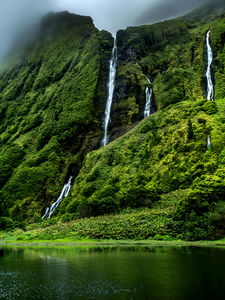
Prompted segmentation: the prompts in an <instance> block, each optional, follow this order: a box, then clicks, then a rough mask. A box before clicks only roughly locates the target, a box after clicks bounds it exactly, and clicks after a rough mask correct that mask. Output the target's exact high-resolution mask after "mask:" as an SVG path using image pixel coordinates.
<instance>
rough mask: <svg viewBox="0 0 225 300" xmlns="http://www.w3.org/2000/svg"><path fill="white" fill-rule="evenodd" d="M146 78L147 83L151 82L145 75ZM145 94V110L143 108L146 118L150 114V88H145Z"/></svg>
mask: <svg viewBox="0 0 225 300" xmlns="http://www.w3.org/2000/svg"><path fill="white" fill-rule="evenodd" d="M146 78H147V80H148V83H151V81H150V80H149V79H148V77H146ZM145 95H146V104H145V110H144V118H147V117H148V116H149V115H150V114H151V99H152V88H150V89H149V88H148V87H146V88H145Z"/></svg>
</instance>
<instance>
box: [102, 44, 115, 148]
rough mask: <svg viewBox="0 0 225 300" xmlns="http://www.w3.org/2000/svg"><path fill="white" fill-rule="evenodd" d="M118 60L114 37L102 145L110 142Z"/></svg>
mask: <svg viewBox="0 0 225 300" xmlns="http://www.w3.org/2000/svg"><path fill="white" fill-rule="evenodd" d="M116 61H117V48H116V39H114V46H113V50H112V55H111V59H110V65H109V82H108V98H107V102H106V108H105V120H104V138H103V140H102V145H103V146H106V145H107V144H108V142H109V140H108V138H109V137H108V136H107V131H108V125H109V121H110V112H111V105H112V99H113V91H114V87H115V78H116Z"/></svg>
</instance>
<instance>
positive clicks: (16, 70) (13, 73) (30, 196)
mask: <svg viewBox="0 0 225 300" xmlns="http://www.w3.org/2000/svg"><path fill="white" fill-rule="evenodd" d="M112 44H113V39H112V37H111V35H110V34H109V33H107V32H105V31H101V32H99V31H98V30H97V29H96V28H95V27H94V25H93V22H92V20H91V18H89V17H80V16H76V15H71V14H69V13H67V12H64V13H60V14H50V15H48V16H47V17H46V18H45V19H43V21H42V27H41V31H40V35H39V37H38V38H37V39H36V40H35V41H34V42H33V43H32V44H30V45H28V46H27V48H26V49H23V52H21V54H20V55H19V58H18V57H17V61H19V62H17V63H14V64H13V65H11V66H10V67H6V69H3V71H2V72H1V75H0V78H1V79H0V90H1V94H0V114H1V123H0V125H1V126H0V133H1V134H0V141H1V149H0V150H1V152H0V168H1V178H0V187H1V192H0V199H1V214H2V215H8V214H10V215H11V216H12V217H14V216H15V217H16V218H19V219H21V220H22V219H31V218H32V217H33V216H34V214H35V213H38V214H41V212H42V211H43V210H44V208H45V207H46V205H49V203H51V202H52V201H53V200H54V199H55V198H56V197H58V195H59V193H60V190H61V188H62V185H63V183H64V182H65V181H66V180H67V178H66V177H68V176H69V174H68V170H69V168H70V172H72V169H73V173H76V172H77V168H79V165H80V163H81V161H82V158H83V157H84V155H85V153H87V152H88V150H89V149H93V148H94V147H95V146H96V144H97V142H98V140H99V139H100V138H101V135H102V132H101V131H102V123H101V120H102V115H103V114H104V105H105V98H106V95H107V93H106V84H107V77H108V75H107V73H108V62H107V61H108V60H109V57H110V53H111V48H112ZM11 57H12V58H14V57H15V56H13V55H11ZM93 132H94V136H93ZM17 204H19V207H20V209H22V211H23V213H22V214H20V215H18V214H17V211H18V209H19V208H18V205H17ZM12 207H13V210H12ZM9 211H10V212H9Z"/></svg>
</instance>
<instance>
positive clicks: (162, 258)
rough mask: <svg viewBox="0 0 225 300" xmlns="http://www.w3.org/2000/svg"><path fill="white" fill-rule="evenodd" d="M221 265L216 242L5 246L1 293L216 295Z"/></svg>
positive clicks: (221, 286)
mask: <svg viewBox="0 0 225 300" xmlns="http://www.w3.org/2000/svg"><path fill="white" fill-rule="evenodd" d="M224 265H225V251H224V250H223V249H219V248H201V247H166V246H165V247H159V246H157V247H149V246H133V247H130V246H129V247H128V246H118V247H117V246H105V247H65V248H4V249H2V250H1V251H0V299H179V300H180V299H217V298H219V297H222V295H223V293H224V292H225V275H224Z"/></svg>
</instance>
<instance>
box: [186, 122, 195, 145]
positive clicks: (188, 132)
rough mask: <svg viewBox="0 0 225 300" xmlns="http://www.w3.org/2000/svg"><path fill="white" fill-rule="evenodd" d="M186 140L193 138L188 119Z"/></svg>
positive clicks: (190, 123)
mask: <svg viewBox="0 0 225 300" xmlns="http://www.w3.org/2000/svg"><path fill="white" fill-rule="evenodd" d="M187 138H188V140H191V139H193V138H194V132H193V127H192V122H191V120H190V119H189V120H188V129H187Z"/></svg>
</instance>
